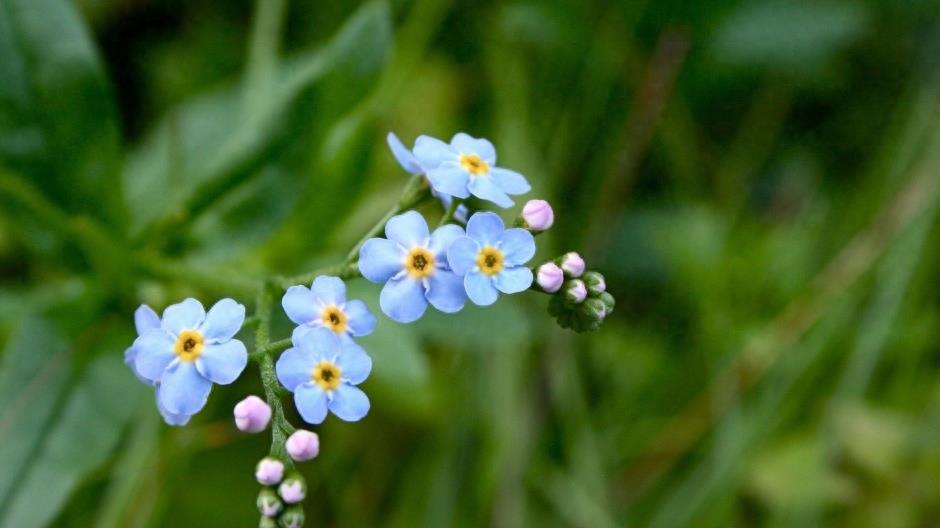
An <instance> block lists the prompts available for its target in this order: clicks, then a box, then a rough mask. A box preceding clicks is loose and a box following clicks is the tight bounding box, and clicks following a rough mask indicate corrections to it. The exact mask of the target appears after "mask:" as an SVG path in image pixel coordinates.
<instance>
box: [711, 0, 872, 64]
mask: <svg viewBox="0 0 940 528" xmlns="http://www.w3.org/2000/svg"><path fill="white" fill-rule="evenodd" d="M869 18H870V17H869V13H868V10H867V9H866V7H865V4H862V3H858V2H846V1H840V0H824V1H820V2H785V1H779V0H765V1H760V2H744V3H742V4H741V6H740V8H738V10H737V11H735V12H734V13H732V14H731V16H729V17H728V18H727V19H725V21H724V23H723V24H722V25H721V26H720V27H719V28H718V29H717V31H716V33H715V35H714V37H713V39H714V40H713V41H712V49H711V51H712V54H713V55H714V56H715V57H716V58H718V59H719V60H720V61H723V62H728V63H732V64H750V65H761V66H764V65H767V66H779V67H783V68H787V69H804V68H815V67H817V66H818V65H819V64H820V63H822V62H825V61H826V60H827V59H829V58H830V57H831V56H832V55H833V54H835V53H837V52H839V51H841V50H842V49H844V48H845V47H846V46H847V45H849V44H851V43H853V42H854V41H856V40H857V39H858V38H859V37H860V36H861V35H862V34H863V33H864V32H865V30H866V29H867V26H868V23H869Z"/></svg>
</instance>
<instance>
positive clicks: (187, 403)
mask: <svg viewBox="0 0 940 528" xmlns="http://www.w3.org/2000/svg"><path fill="white" fill-rule="evenodd" d="M210 389H212V382H210V381H209V380H207V379H206V378H204V377H202V375H200V374H199V371H198V370H196V365H195V364H194V363H193V362H192V361H174V362H173V363H171V364H170V366H169V367H167V369H166V374H164V375H163V380H162V381H161V382H160V405H162V406H163V408H164V409H166V410H167V411H169V412H170V413H172V414H187V415H190V416H191V415H193V414H196V413H197V412H199V411H200V410H201V409H202V408H203V406H205V405H206V400H207V399H208V398H209V390H210Z"/></svg>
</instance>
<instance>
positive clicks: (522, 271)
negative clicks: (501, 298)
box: [493, 266, 532, 293]
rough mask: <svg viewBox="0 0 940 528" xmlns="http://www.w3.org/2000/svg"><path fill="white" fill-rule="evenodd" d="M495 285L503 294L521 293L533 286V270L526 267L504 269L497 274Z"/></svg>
mask: <svg viewBox="0 0 940 528" xmlns="http://www.w3.org/2000/svg"><path fill="white" fill-rule="evenodd" d="M493 284H494V285H495V286H496V289H498V290H499V291H501V292H503V293H519V292H521V291H525V290H527V289H529V286H532V270H530V269H529V268H527V267H525V266H518V267H515V268H503V269H502V271H500V272H499V273H497V274H496V277H494V280H493Z"/></svg>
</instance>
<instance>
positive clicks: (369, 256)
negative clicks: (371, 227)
mask: <svg viewBox="0 0 940 528" xmlns="http://www.w3.org/2000/svg"><path fill="white" fill-rule="evenodd" d="M404 259H405V253H404V250H403V249H402V247H401V246H399V245H398V244H396V243H395V242H392V241H391V240H386V239H384V238H370V239H369V240H367V241H366V243H365V244H363V245H362V248H360V249H359V273H361V274H362V276H363V277H365V278H366V280H368V281H371V282H376V283H381V282H385V281H387V280H388V279H391V278H392V277H394V276H395V275H396V274H397V273H398V272H400V271H401V270H402V268H403V267H404Z"/></svg>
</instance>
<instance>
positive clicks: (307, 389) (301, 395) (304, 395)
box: [294, 381, 327, 425]
mask: <svg viewBox="0 0 940 528" xmlns="http://www.w3.org/2000/svg"><path fill="white" fill-rule="evenodd" d="M294 405H296V406H297V411H298V412H300V417H301V418H303V419H304V421H305V422H307V423H310V424H314V425H316V424H319V423H323V420H324V419H326V408H327V407H326V405H327V403H326V393H325V392H323V390H322V389H321V388H320V387H319V386H317V384H316V383H313V382H312V381H308V382H307V383H304V384H303V385H300V386H298V387H297V389H296V390H295V391H294Z"/></svg>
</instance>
